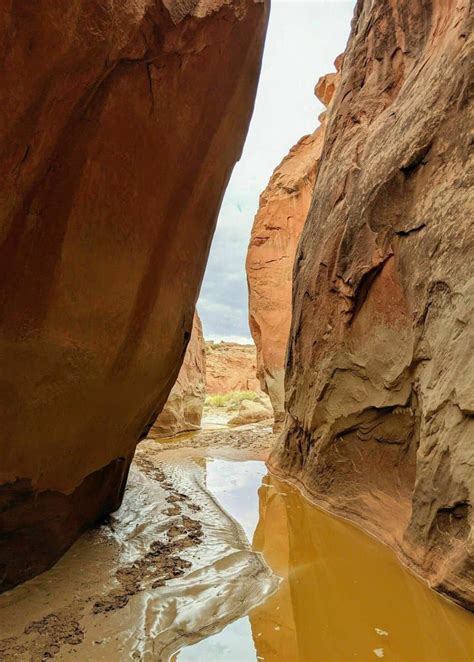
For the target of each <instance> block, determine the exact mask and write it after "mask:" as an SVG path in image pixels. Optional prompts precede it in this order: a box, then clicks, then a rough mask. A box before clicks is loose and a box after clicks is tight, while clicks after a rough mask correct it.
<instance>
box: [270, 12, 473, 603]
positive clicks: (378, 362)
mask: <svg viewBox="0 0 474 662" xmlns="http://www.w3.org/2000/svg"><path fill="white" fill-rule="evenodd" d="M472 28H473V14H472V8H470V3H469V2H465V1H463V0H459V1H456V0H447V1H446V0H429V1H428V0H427V1H423V2H412V1H411V0H390V2H387V1H386V0H370V1H369V0H365V1H364V0H359V2H358V3H357V6H356V10H355V16H354V21H353V25H352V33H351V37H350V40H349V44H348V48H347V50H346V53H345V57H344V64H343V67H342V71H341V81H340V84H339V85H338V88H337V91H336V94H335V98H334V100H333V105H332V108H331V110H330V113H329V117H328V128H327V132H326V138H325V143H324V147H323V154H322V158H321V162H320V165H319V173H318V178H317V182H316V186H315V191H314V195H313V202H312V207H311V210H310V212H309V216H308V219H307V222H306V224H305V227H304V230H303V233H302V236H301V241H300V244H299V248H298V252H297V255H296V260H295V279H296V282H295V286H294V290H293V295H294V299H293V319H292V325H291V334H290V343H289V348H288V367H287V376H286V384H287V390H286V403H287V408H288V413H287V418H286V423H285V432H284V434H283V435H282V437H281V439H280V442H279V444H278V447H277V449H276V450H275V451H274V453H273V455H272V458H271V465H272V466H273V469H274V470H275V471H277V472H279V473H282V474H284V475H285V476H291V477H293V478H294V479H295V480H296V481H298V482H299V483H302V484H303V485H304V486H305V488H306V489H307V490H308V491H310V492H311V493H312V494H313V495H314V496H315V498H317V499H318V500H319V502H320V503H322V504H324V505H325V506H326V507H327V508H329V509H331V510H333V511H334V512H337V513H338V514H341V515H343V516H345V517H349V518H351V519H353V520H355V521H356V522H359V523H360V524H361V525H362V526H364V527H365V528H366V529H368V530H369V531H371V532H372V533H374V534H375V535H376V536H378V537H380V538H382V539H383V540H384V541H386V542H387V543H389V544H390V545H392V546H393V547H394V548H395V549H396V550H397V552H398V554H399V555H400V557H401V558H402V559H403V560H404V561H405V562H406V563H407V564H408V565H410V566H411V567H412V568H413V569H414V570H415V571H416V572H418V573H419V574H420V575H421V576H423V577H424V578H426V579H427V580H428V582H429V583H430V584H431V585H432V586H433V587H434V588H435V589H437V590H438V591H441V592H442V593H444V594H446V595H448V596H450V597H451V598H453V599H454V600H456V601H457V602H459V603H460V604H461V605H464V606H465V607H468V608H471V609H473V608H474V595H473V587H474V555H473V551H474V536H473V531H472V529H473V523H474V512H473V503H474V481H473V475H474V472H473V464H474V460H473V445H472V442H473V438H474V420H473V417H472V414H473V412H474V401H473V395H474V389H473V383H472V382H473V374H474V366H473V364H472V360H473V352H472V334H473V328H472V308H473V301H474V271H473V265H474V250H473V234H472V218H473V212H474V209H473V207H474V203H473V199H474V198H473V192H472V182H473V169H472V150H471V151H470V150H469V147H472V120H473V113H472V72H473V69H472V61H473V29H472Z"/></svg>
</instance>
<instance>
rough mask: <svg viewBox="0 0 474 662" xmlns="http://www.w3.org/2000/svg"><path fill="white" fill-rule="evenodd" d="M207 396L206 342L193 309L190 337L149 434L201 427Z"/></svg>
mask: <svg viewBox="0 0 474 662" xmlns="http://www.w3.org/2000/svg"><path fill="white" fill-rule="evenodd" d="M205 398H206V345H205V343H204V336H203V334H202V325H201V320H200V319H199V315H198V314H197V312H196V313H194V320H193V330H192V333H191V339H190V341H189V345H188V347H187V349H186V354H185V355H184V361H183V364H182V366H181V370H180V371H179V375H178V379H177V380H176V383H175V385H174V386H173V388H172V389H171V393H170V394H169V396H168V400H167V401H166V404H165V406H164V407H163V410H162V412H161V414H160V415H159V416H158V418H157V419H156V421H155V422H154V424H153V427H152V428H151V430H150V432H149V434H148V437H149V438H152V439H154V438H160V437H172V436H173V435H176V434H179V433H180V432H188V431H191V430H198V429H199V428H200V427H201V418H202V410H203V408H204V400H205Z"/></svg>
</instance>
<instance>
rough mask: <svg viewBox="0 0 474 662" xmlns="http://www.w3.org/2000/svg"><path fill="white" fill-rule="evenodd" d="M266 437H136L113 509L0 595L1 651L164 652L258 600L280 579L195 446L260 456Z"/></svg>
mask: <svg viewBox="0 0 474 662" xmlns="http://www.w3.org/2000/svg"><path fill="white" fill-rule="evenodd" d="M244 437H245V438H244ZM268 439H269V436H268V434H266V431H263V430H260V431H254V432H252V431H250V430H247V431H243V432H240V433H239V432H237V431H236V432H232V433H230V434H228V435H226V436H223V434H222V433H212V432H211V433H207V434H197V435H196V436H194V437H193V435H192V434H191V435H182V436H181V437H178V438H177V439H176V441H173V442H172V444H171V443H170V444H169V445H168V446H167V445H166V444H159V443H154V442H151V441H150V442H148V441H147V442H144V443H143V444H142V445H141V446H140V447H139V450H138V451H137V453H136V456H135V460H134V462H133V465H132V468H131V472H130V479H129V483H128V486H127V490H126V493H125V497H124V502H123V505H122V507H121V509H120V510H119V511H117V512H116V513H115V514H114V515H112V516H110V517H109V518H108V520H107V521H106V522H104V523H103V524H102V525H101V526H100V527H98V528H96V529H93V530H91V531H89V532H87V533H86V534H85V535H84V536H83V537H82V538H81V539H80V540H78V541H77V543H75V545H74V546H73V547H72V548H71V550H70V551H69V552H68V553H67V554H66V555H65V556H64V558H63V559H61V560H60V561H59V562H58V563H57V564H56V565H55V566H54V567H53V568H52V569H51V570H49V571H48V572H45V573H43V574H42V575H40V576H38V577H36V578H34V579H32V580H31V581H29V582H27V583H25V584H23V585H22V586H19V587H17V588H16V589H14V590H12V591H9V592H7V593H5V594H3V595H2V596H0V622H1V624H2V627H1V634H0V660H1V662H10V660H22V661H26V660H31V661H35V662H36V661H37V660H41V659H49V658H56V659H58V660H70V659H71V660H72V659H74V660H78V659H80V660H91V659H94V660H112V659H114V660H117V659H121V660H124V659H131V660H133V659H137V660H155V661H156V660H167V659H168V658H169V656H170V655H171V654H172V653H174V652H175V651H177V650H178V649H180V648H182V647H183V646H185V645H189V644H190V643H194V642H196V641H199V640H200V639H201V638H203V637H206V636H209V635H211V634H213V633H215V632H217V631H219V630H220V629H222V628H223V627H224V626H225V625H226V624H227V623H229V622H231V621H233V620H235V619H237V618H239V617H240V616H242V615H243V614H245V613H247V612H248V611H249V609H251V608H252V607H253V606H255V605H256V604H258V603H259V602H261V601H262V600H263V599H264V598H265V596H266V595H268V594H269V593H271V592H272V591H274V590H275V588H276V587H277V585H278V582H279V580H278V578H277V577H276V576H275V575H274V574H273V573H272V572H271V571H270V570H269V568H268V567H267V565H266V564H265V563H264V561H263V560H262V558H261V556H260V555H258V554H257V553H255V552H253V551H252V550H251V547H250V544H249V542H248V541H247V538H246V536H245V533H244V531H243V530H242V528H241V527H240V525H239V524H238V523H237V522H236V521H234V520H233V519H232V518H231V517H229V516H228V515H227V514H226V512H225V511H224V510H223V509H222V507H221V506H220V505H219V503H218V502H217V501H216V500H215V499H214V498H213V497H212V495H211V494H210V493H209V492H208V490H207V489H206V476H205V467H206V464H205V460H204V459H202V458H203V457H204V451H205V449H206V448H207V447H208V446H209V445H210V446H212V449H213V452H217V450H218V449H220V451H221V452H222V455H223V456H224V457H232V455H235V454H236V453H237V451H236V449H237V448H239V447H241V448H242V451H241V456H242V457H246V458H251V457H263V456H264V454H265V453H266V452H267V451H268ZM167 448H170V449H171V448H173V450H172V451H171V450H166V449H167ZM184 449H187V450H186V452H184ZM190 449H192V451H193V455H194V456H195V457H194V458H193V459H190V458H189V455H190ZM200 455H201V458H200V457H199V456H200Z"/></svg>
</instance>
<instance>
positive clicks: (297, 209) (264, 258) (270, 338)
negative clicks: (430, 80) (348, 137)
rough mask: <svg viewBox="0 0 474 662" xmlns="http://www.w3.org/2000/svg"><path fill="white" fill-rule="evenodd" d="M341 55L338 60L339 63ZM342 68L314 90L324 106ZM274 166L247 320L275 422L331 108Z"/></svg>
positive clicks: (250, 267) (251, 258) (256, 232)
mask: <svg viewBox="0 0 474 662" xmlns="http://www.w3.org/2000/svg"><path fill="white" fill-rule="evenodd" d="M341 63H342V58H341V57H339V58H338V59H337V60H336V63H335V64H336V67H337V68H338V69H339V68H340V65H341ZM338 79H339V74H338V73H337V72H334V73H332V74H328V75H327V76H323V77H322V78H321V79H320V80H319V81H318V83H317V85H316V88H315V93H316V95H317V97H318V98H319V99H320V101H322V102H323V103H324V104H325V105H326V106H328V105H329V104H330V102H331V99H332V97H333V94H334V90H335V87H336V84H337V81H338ZM319 120H320V125H319V126H318V127H317V129H316V130H315V131H314V133H312V134H311V135H309V136H304V137H303V138H301V140H300V141H299V142H298V143H297V144H296V145H295V146H294V147H292V148H291V150H290V152H289V154H288V155H287V156H285V158H284V159H283V161H282V162H281V163H280V164H279V165H278V166H277V167H276V168H275V170H274V172H273V174H272V176H271V178H270V181H269V183H268V186H267V188H266V189H265V190H264V191H263V193H262V194H261V196H260V205H259V209H258V211H257V215H256V216H255V220H254V224H253V227H252V235H251V238H250V244H249V249H248V253H247V261H246V269H247V281H248V288H249V323H250V330H251V333H252V337H253V339H254V341H255V345H256V347H257V376H258V378H259V380H260V385H261V388H262V389H263V390H264V391H265V392H266V393H268V395H269V396H270V399H271V401H272V407H273V410H274V414H275V425H276V426H277V427H279V426H280V425H281V423H282V421H283V419H284V409H285V407H284V399H285V398H284V373H285V355H286V347H287V344H288V336H289V333H290V323H291V290H292V283H293V278H292V276H293V263H294V259H295V253H296V248H297V246H298V241H299V238H300V235H301V231H302V230H303V225H304V222H305V220H306V216H307V214H308V209H309V205H310V202H311V197H312V193H313V189H314V183H315V180H316V174H317V172H318V166H319V160H320V158H321V152H322V147H323V143H324V134H325V131H326V123H327V114H326V113H323V114H322V115H321V116H320V117H319Z"/></svg>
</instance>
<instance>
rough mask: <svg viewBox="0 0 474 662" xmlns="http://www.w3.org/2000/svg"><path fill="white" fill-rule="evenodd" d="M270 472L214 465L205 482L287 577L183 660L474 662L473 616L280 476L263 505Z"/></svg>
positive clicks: (257, 466)
mask: <svg viewBox="0 0 474 662" xmlns="http://www.w3.org/2000/svg"><path fill="white" fill-rule="evenodd" d="M263 469H264V465H263V463H258V462H251V463H250V462H248V463H246V462H241V463H230V462H227V461H222V460H221V461H210V462H208V467H207V470H208V478H207V484H208V488H209V490H210V491H211V492H212V493H213V494H215V496H216V497H217V498H218V500H219V502H220V503H221V504H222V505H223V507H224V508H225V509H226V510H227V511H228V512H229V513H230V514H231V515H232V516H233V517H234V518H235V519H237V520H238V521H239V522H240V523H241V524H242V526H243V528H244V529H245V531H246V533H247V535H248V536H252V534H253V548H254V550H255V551H259V552H261V553H262V554H263V556H264V558H265V560H266V562H267V563H268V565H269V566H270V567H271V569H272V570H273V571H274V572H275V573H276V574H277V575H279V576H280V577H282V578H283V581H282V583H281V585H280V588H279V589H278V591H276V592H275V593H273V595H271V596H270V597H267V599H266V600H265V602H264V603H263V604H262V605H260V606H259V607H257V608H254V609H253V610H252V611H251V612H250V614H249V616H248V617H245V618H243V619H240V621H237V622H235V623H233V624H232V625H230V626H228V627H227V628H225V629H224V630H223V631H222V632H220V633H219V634H218V635H215V636H213V637H210V638H208V639H206V640H204V641H201V642H200V643H199V644H197V645H195V646H191V647H189V648H187V649H183V650H182V651H181V652H180V653H179V655H178V657H179V660H180V662H184V661H185V660H209V661H211V660H212V662H214V661H215V662H217V661H218V660H226V661H227V662H244V661H246V660H255V659H259V660H267V661H272V662H277V661H278V662H293V661H295V662H296V661H298V662H316V661H323V662H326V661H327V662H329V661H334V662H336V661H337V662H343V661H345V660H377V659H379V658H384V659H386V660H399V661H400V662H401V661H403V662H415V661H416V662H418V661H420V662H421V661H423V662H458V661H459V662H461V661H463V662H472V660H473V659H474V641H473V635H472V632H473V629H472V628H473V625H474V619H473V617H472V615H471V614H469V613H467V612H465V611H463V610H462V609H460V608H458V607H456V606H455V605H452V604H450V603H449V602H447V601H446V600H444V599H443V598H441V597H440V596H439V595H437V594H436V593H434V592H432V591H430V590H429V589H428V588H427V587H426V586H425V585H424V584H422V583H421V582H420V581H418V580H417V579H416V578H415V577H414V576H412V575H411V573H409V572H408V571H407V570H406V569H405V568H404V567H403V566H402V565H401V564H400V563H399V562H398V560H397V559H396V557H395V555H394V554H393V553H392V552H391V551H390V550H389V549H388V548H387V547H385V546H384V545H382V544H381V543H379V542H378V541H376V540H375V539H373V538H371V537H370V536H368V535H366V534H365V533H363V532H362V531H360V530H359V529H357V528H356V527H354V526H353V525H351V524H349V523H347V522H344V521H342V520H339V519H337V518H334V517H332V516H330V515H328V514H326V513H324V512H323V511H321V510H319V509H317V508H315V507H314V506H312V505H311V504H310V503H309V502H307V501H306V500H305V499H304V498H303V497H302V496H301V494H300V493H299V492H298V491H297V490H296V489H295V488H293V487H292V486H290V485H288V484H286V483H283V482H281V481H279V480H277V479H276V478H274V477H273V476H266V477H265V478H264V479H263V482H262V484H261V486H260V488H259V490H258V497H259V504H257V498H256V495H257V492H256V483H257V482H258V481H259V479H260V478H261V476H262V475H263ZM252 508H253V509H254V510H253V515H252ZM257 508H258V515H259V519H258V525H257V527H256V529H255V532H254V533H253V528H254V524H253V523H254V522H255V521H256V517H257ZM252 518H253V519H252ZM247 618H248V619H249V620H250V624H251V632H252V638H253V645H254V650H253V651H252V649H251V647H250V644H251V643H252V642H250V641H249V636H250V631H249V628H248V621H247Z"/></svg>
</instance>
